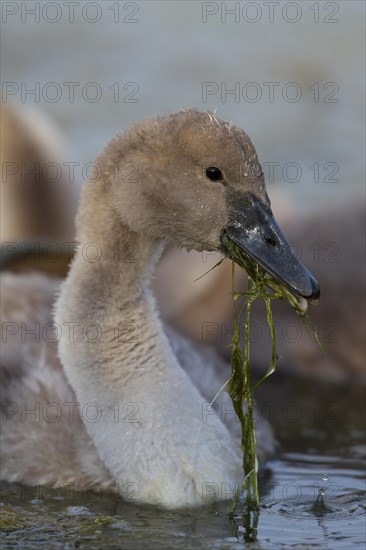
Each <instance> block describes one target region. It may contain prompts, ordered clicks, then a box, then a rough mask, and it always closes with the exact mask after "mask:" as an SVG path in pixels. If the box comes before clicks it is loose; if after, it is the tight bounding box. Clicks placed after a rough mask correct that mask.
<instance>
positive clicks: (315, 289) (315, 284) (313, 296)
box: [307, 277, 320, 302]
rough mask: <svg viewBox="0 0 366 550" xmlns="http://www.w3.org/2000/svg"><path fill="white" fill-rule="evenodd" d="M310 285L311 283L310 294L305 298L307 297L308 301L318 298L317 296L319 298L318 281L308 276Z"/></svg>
mask: <svg viewBox="0 0 366 550" xmlns="http://www.w3.org/2000/svg"><path fill="white" fill-rule="evenodd" d="M310 285H311V294H310V296H309V298H307V299H308V300H309V302H312V301H315V300H319V298H320V286H319V283H318V281H317V280H316V279H314V277H311V278H310Z"/></svg>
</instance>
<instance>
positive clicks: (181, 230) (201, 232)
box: [106, 110, 319, 300]
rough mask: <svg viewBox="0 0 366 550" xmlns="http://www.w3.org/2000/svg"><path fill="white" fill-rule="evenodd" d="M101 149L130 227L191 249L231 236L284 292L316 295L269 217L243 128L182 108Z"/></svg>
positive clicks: (214, 245) (222, 247)
mask: <svg viewBox="0 0 366 550" xmlns="http://www.w3.org/2000/svg"><path fill="white" fill-rule="evenodd" d="M122 144H123V145H122ZM106 153H107V157H108V159H109V162H110V163H112V164H111V166H110V169H111V170H112V165H113V171H114V174H115V176H114V178H113V204H114V206H115V208H117V209H118V213H119V215H120V217H121V218H122V222H123V223H125V224H127V225H128V226H129V227H130V228H131V229H132V230H133V231H135V232H137V233H142V234H144V235H146V236H147V237H148V238H150V239H156V240H164V241H169V242H173V243H175V244H176V245H177V246H179V247H182V248H186V249H187V250H191V249H194V250H197V251H202V250H218V251H220V252H222V253H226V252H227V249H226V243H227V239H231V240H232V241H234V242H235V243H236V245H238V246H239V247H240V248H242V250H243V251H244V252H246V253H247V254H248V255H249V256H251V257H252V258H253V259H255V260H256V261H257V262H258V263H259V264H260V265H261V266H262V267H263V268H264V269H265V270H266V271H267V272H268V273H270V275H271V276H272V277H273V278H275V279H276V280H278V281H280V282H281V283H282V284H284V285H285V286H287V287H288V288H289V289H290V290H291V291H293V292H295V293H296V294H298V295H300V296H302V297H304V298H306V299H308V300H311V299H316V298H318V296H319V285H318V283H317V281H316V280H315V279H314V277H313V276H312V275H311V274H310V273H309V271H308V270H307V269H306V268H305V267H304V266H303V265H302V264H301V262H299V260H298V259H297V258H296V256H295V254H294V253H293V251H292V249H291V247H290V245H289V243H288V242H287V240H286V238H285V236H284V235H283V233H282V232H281V230H280V228H279V227H278V225H277V223H276V221H275V218H274V216H273V213H272V210H271V206H270V200H269V198H268V195H267V192H266V187H265V182H264V176H263V171H262V168H261V165H260V163H259V161H258V157H257V154H256V151H255V149H254V146H253V144H252V142H251V140H250V139H249V137H248V136H247V134H246V133H245V132H244V131H243V130H241V129H239V128H237V127H236V126H234V125H233V124H232V123H228V122H225V121H223V120H221V119H219V118H217V117H216V116H215V115H214V114H212V113H208V112H200V111H196V110H184V111H181V112H178V113H173V114H171V115H168V116H165V117H158V118H155V119H146V120H145V121H142V122H141V123H139V124H137V125H135V126H133V127H131V128H130V129H129V130H128V131H127V132H126V134H124V136H123V138H122V139H121V138H118V137H117V138H115V139H114V140H113V141H112V142H111V143H110V145H109V146H108V147H107V151H106ZM116 166H117V167H118V170H117V171H116V169H115V167H116ZM108 173H109V172H108ZM116 174H117V177H116Z"/></svg>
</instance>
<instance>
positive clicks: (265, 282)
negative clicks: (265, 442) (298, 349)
mask: <svg viewBox="0 0 366 550" xmlns="http://www.w3.org/2000/svg"><path fill="white" fill-rule="evenodd" d="M225 245H226V248H227V257H228V258H230V259H231V260H232V296H233V300H234V335H233V338H232V342H231V345H232V353H231V376H230V378H229V380H228V382H227V384H226V387H227V391H228V393H229V395H230V397H231V400H232V403H233V407H234V410H235V413H236V415H237V417H238V419H239V422H240V425H241V446H242V451H243V472H244V481H243V487H244V490H245V494H246V505H247V509H248V510H249V511H254V512H255V511H256V510H259V507H260V497H259V489H258V459H257V450H256V432H255V421H254V398H253V391H254V389H255V388H256V387H258V386H259V384H261V383H262V382H263V381H264V380H266V378H268V377H269V376H270V375H271V374H272V373H273V372H274V371H275V370H276V365H277V359H278V355H277V352H276V333H275V327H274V323H273V315H272V309H271V302H272V300H284V301H286V302H287V303H288V304H289V305H290V306H291V307H292V308H293V309H294V310H295V312H296V314H297V315H298V317H299V318H300V319H301V321H302V322H303V324H304V326H305V328H306V331H307V332H308V334H309V336H311V334H313V335H314V337H315V340H316V342H317V343H318V345H319V346H320V348H321V349H322V350H323V351H324V349H323V347H322V344H321V343H320V341H319V338H318V335H317V333H316V331H315V329H314V326H313V324H312V322H311V320H310V318H309V317H308V315H306V310H305V309H304V308H303V306H302V304H301V302H300V301H299V300H298V299H297V298H296V296H294V295H293V294H292V293H291V292H290V291H289V290H287V289H286V288H285V287H284V286H282V285H281V284H280V283H278V282H277V281H275V280H274V279H272V278H271V277H270V276H269V275H268V274H267V273H266V272H265V270H264V269H263V268H262V267H260V266H259V265H258V264H257V263H256V262H255V261H254V260H252V259H251V258H250V257H249V256H247V255H246V254H245V253H244V252H243V251H242V250H241V249H240V248H239V247H238V246H237V245H236V244H235V243H234V242H233V241H231V239H229V238H228V237H227V238H226V242H225ZM235 264H238V265H239V266H240V267H242V268H244V269H245V271H246V272H247V274H248V290H247V291H246V292H236V291H235V280H234V274H235ZM241 297H244V298H245V304H244V308H245V320H244V328H245V344H244V350H242V347H241V343H240V336H239V335H240V323H241V312H240V313H238V307H237V300H238V298H241ZM257 299H260V300H262V301H263V302H264V305H265V308H266V316H267V323H268V326H269V329H270V336H271V342H272V354H271V359H270V362H269V366H268V369H267V372H266V374H265V375H264V376H263V377H262V378H261V379H260V380H259V382H257V383H256V384H255V385H254V386H252V384H251V372H250V314H251V308H252V305H253V303H254V301H255V300H257ZM238 499H239V490H238V491H237V494H236V497H235V499H234V502H233V506H232V510H231V511H232V512H233V511H234V510H235V508H236V506H237V504H238Z"/></svg>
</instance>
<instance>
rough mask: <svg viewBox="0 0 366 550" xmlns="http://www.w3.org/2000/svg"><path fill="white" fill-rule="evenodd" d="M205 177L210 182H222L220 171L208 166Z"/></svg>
mask: <svg viewBox="0 0 366 550" xmlns="http://www.w3.org/2000/svg"><path fill="white" fill-rule="evenodd" d="M206 176H207V177H208V179H209V180H211V181H219V180H222V173H221V170H219V169H218V168H216V166H209V167H208V168H206Z"/></svg>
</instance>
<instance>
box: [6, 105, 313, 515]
mask: <svg viewBox="0 0 366 550" xmlns="http://www.w3.org/2000/svg"><path fill="white" fill-rule="evenodd" d="M207 162H208V163H209V165H212V166H217V165H219V166H221V169H222V171H223V172H224V181H210V179H209V178H208V176H207V177H206V175H205V169H204V167H205V166H207ZM96 165H97V169H96V172H95V174H94V175H93V176H92V177H91V178H90V179H89V180H88V181H87V182H86V184H85V186H84V188H83V191H82V196H81V201H80V206H79V211H78V215H77V220H76V225H77V241H78V243H79V245H78V250H77V253H76V256H75V259H74V261H73V263H72V265H71V268H70V271H69V274H68V276H67V278H66V280H65V281H64V282H63V283H62V285H61V290H60V291H57V292H58V298H57V301H56V305H55V317H54V319H55V327H54V330H55V331H56V333H57V337H55V338H54V341H52V342H49V341H47V342H44V341H41V342H38V343H35V344H32V345H29V344H28V343H26V344H24V345H23V347H22V346H19V345H18V346H17V345H16V339H17V338H19V335H18V334H10V336H9V341H8V347H7V351H6V352H5V358H4V364H5V365H6V366H5V372H6V377H5V388H6V389H5V401H6V403H7V405H6V406H7V407H8V409H7V414H6V422H5V431H4V433H3V445H2V447H3V449H4V452H3V456H4V459H3V471H2V477H3V479H7V480H11V481H22V482H26V483H30V484H35V483H40V484H44V483H51V484H60V483H66V482H67V483H69V482H72V483H77V484H79V485H83V484H89V483H94V484H97V485H99V486H100V487H101V488H113V489H114V490H116V491H118V492H119V493H120V494H121V496H122V497H123V498H126V499H128V498H129V497H130V496H131V490H132V493H133V495H134V500H135V501H137V502H140V503H149V504H158V505H162V506H165V507H171V508H176V507H182V506H194V505H199V504H202V503H204V502H207V501H208V500H215V499H220V500H224V499H227V498H232V497H233V495H234V493H235V490H236V489H237V487H238V485H239V484H240V482H241V480H242V457H241V449H240V437H239V433H240V430H239V425H238V423H235V417H234V415H233V410H232V407H231V406H230V404H229V400H228V396H227V395H221V396H220V398H219V399H218V401H217V403H216V412H214V411H212V410H210V409H208V408H207V404H208V402H210V401H211V399H212V398H213V396H214V395H215V394H216V392H217V391H218V390H219V388H220V386H221V385H222V383H223V382H224V381H225V379H227V378H228V374H229V373H228V371H227V368H225V367H224V366H223V365H222V362H221V361H220V360H219V359H217V358H215V356H214V354H213V352H212V351H210V350H209V349H207V348H204V346H201V345H198V344H197V345H192V344H191V343H190V342H188V341H187V340H186V339H184V338H183V337H181V336H180V335H178V334H177V333H175V332H173V331H172V330H171V329H169V328H168V327H166V326H164V325H163V323H162V321H161V319H160V317H159V313H158V308H157V304H156V301H155V298H154V296H153V294H152V292H151V289H150V281H151V278H152V275H153V272H154V268H155V265H156V263H157V261H158V259H159V257H160V254H161V252H162V250H163V248H164V245H165V243H167V242H171V243H175V244H176V245H177V246H179V247H184V248H186V249H187V250H191V249H195V250H198V251H201V250H222V234H223V231H224V230H225V231H226V230H227V231H232V232H233V235H234V236H235V238H236V236H237V234H238V233H237V232H238V228H239V229H240V228H241V227H243V226H246V221H245V219H244V222H242V218H241V217H240V216H243V215H244V216H245V215H246V213H247V212H248V219H249V218H250V215H251V214H249V210H248V211H246V210H244V211H243V210H241V206H240V207H239V206H238V204H239V203H240V204H243V203H244V204H245V205H246V207H247V208H252V212H253V211H254V210H255V212H256V213H258V212H259V213H261V212H262V211H261V208H264V210H263V212H264V213H263V214H261V216H262V217H261V220H262V221H261V223H262V227H261V228H260V231H259V230H258V228H257V227H256V225H255V223H254V222H253V217H251V218H250V219H251V224H252V225H250V231H251V232H250V233H248V235H247V238H248V243H249V244H248V246H249V247H250V246H254V247H257V240H256V239H258V235H259V234H261V235H263V242H264V243H265V244H264V246H269V245H268V243H269V242H270V241H271V242H270V244H271V246H275V245H276V246H279V247H281V246H283V241H282V240H281V239H282V236H281V234H280V233H279V232H277V233H276V231H277V229H276V226H274V225H273V226H271V222H270V220H269V216H270V215H271V212H270V208H269V200H268V196H267V194H266V190H265V186H264V181H263V174H262V171H261V168H260V165H259V162H258V159H257V156H256V153H255V150H254V147H253V145H252V143H251V142H250V140H249V138H248V136H246V134H244V132H242V131H241V130H239V129H237V128H236V127H235V126H233V125H232V124H228V123H226V122H224V121H221V120H220V119H217V118H216V117H215V116H214V115H212V114H211V113H200V112H198V111H194V110H187V111H182V112H180V113H176V114H173V115H169V116H167V117H161V118H157V119H147V120H145V121H143V122H142V123H140V124H137V125H135V126H134V127H132V128H131V129H130V130H128V131H127V132H126V133H125V134H124V135H122V136H118V137H116V138H115V139H114V140H112V142H111V143H110V144H109V145H108V146H107V148H106V149H105V151H104V152H103V153H102V154H101V155H100V156H99V157H98V159H97V161H96ZM228 166H229V167H240V173H237V174H236V176H235V177H233V176H231V177H230V176H229V174H228V168H227V167H228ZM131 167H133V171H134V174H133V177H131V175H130V174H131ZM225 167H226V168H225ZM256 201H259V202H258V204H257V202H256ZM238 209H239V210H238ZM253 209H254V210H253ZM238 212H239V214H238ZM256 215H257V214H256ZM258 215H259V214H258ZM233 217H234V218H235V220H236V221H235V220H234V221H233ZM263 220H264V221H263ZM268 220H269V221H268ZM230 224H231V225H230ZM271 227H272V228H271ZM273 228H274V229H273ZM270 230H271V231H272V233H271V235H274V236H272V237H271V239H269V238H268V237H267V234H268V232H269V231H270ZM273 232H274V233H273ZM239 238H240V235H239ZM261 238H262V237H261ZM275 238H277V239H278V240H277V241H275V240H274V239H275ZM253 239H254V241H253ZM253 242H254V245H253ZM273 242H275V245H273ZM90 250H93V254H92V255H90ZM95 251H96V255H95ZM292 261H294V260H292ZM299 265H300V264H299ZM301 268H303V266H301ZM274 269H275V270H276V269H277V270H280V269H281V268H279V267H278V265H277V264H276V262H274ZM303 269H305V268H303ZM296 273H297V275H296V276H297V277H298V278H297V280H294V275H293V273H292V272H291V273H290V275H289V281H290V283H289V284H291V285H293V286H296V288H297V287H300V286H301V285H303V290H302V291H301V292H302V293H303V295H306V296H308V295H310V294H309V293H311V294H314V293H315V294H316V292H317V290H316V288H315V286H314V285H315V283H314V281H313V280H312V279H310V278H308V279H306V280H305V279H304V278H301V277H300V275H301V274H302V271H301V269H300V268H299V269H298V270H297V272H296ZM298 273H300V275H298ZM280 275H281V277H282V278H284V275H283V274H282V273H280ZM18 277H19V279H18V281H16V280H15V277H14V276H13V275H9V274H7V275H5V276H4V277H3V288H4V292H5V293H6V294H7V295H8V296H10V298H8V301H9V302H10V303H8V305H7V306H5V309H6V308H7V315H8V319H10V322H12V318H14V319H17V321H16V322H19V318H22V315H26V316H28V318H29V320H31V319H32V320H34V319H35V318H36V313H34V311H33V309H34V308H32V307H31V305H29V307H26V308H23V307H22V308H20V304H21V303H22V296H21V293H20V294H19V293H18V294H17V292H18V291H17V290H16V289H17V288H21V285H23V286H24V290H23V293H24V294H25V298H26V296H27V295H28V293H29V292H30V293H31V295H32V296H34V295H35V294H37V292H38V293H39V296H43V298H44V303H43V306H42V307H41V311H40V312H38V313H39V315H40V317H41V318H42V323H43V325H42V326H44V324H45V323H46V322H47V319H50V310H51V304H52V303H53V297H54V294H55V292H56V288H55V286H52V285H51V283H50V282H49V281H48V282H47V280H43V279H44V278H42V277H41V276H34V277H33V278H30V279H28V281H22V280H21V277H22V276H18ZM32 285H33V288H32V290H31V287H32ZM12 287H13V289H12ZM314 289H315V290H314ZM298 292H300V291H298ZM12 301H13V303H11V302H12ZM10 332H11V330H10ZM15 332H16V331H15ZM11 337H13V340H14V338H15V343H13V344H12V343H11ZM56 347H58V357H59V360H60V362H59V361H58V359H57V357H56ZM28 348H31V349H30V350H29V351H28ZM203 350H205V351H203ZM6 354H7V356H6ZM37 400H38V402H40V403H41V404H42V403H43V404H45V405H47V403H48V404H49V403H56V404H58V405H59V407H61V411H62V412H61V417H60V419H59V421H58V422H57V423H55V422H52V421H50V420H49V418H46V419H45V418H44V417H43V416H42V417H41V418H40V419H38V420H39V421H38V423H37V421H36V420H37V419H34V418H31V419H30V420H29V422H26V423H22V422H20V421H19V414H18V409H19V406H20V404H21V403H25V404H26V405H27V404H30V403H32V401H33V403H34V402H37ZM9 403H10V405H9ZM12 403H13V404H14V403H15V405H16V406H17V405H18V409H17V407H16V406H15V407H14V408H13V409H12V408H11V404H12ZM70 403H74V404H75V403H76V405H75V407H74V408H73V416H72V420H70V417H69V416H68V415H69V411H70ZM128 407H130V409H129V408H128ZM56 409H57V407H56ZM64 410H65V414H63V413H64ZM222 411H225V414H224V415H223V414H222ZM257 436H258V450H259V460H263V459H264V458H265V457H266V456H268V455H269V454H270V453H271V452H272V451H273V448H274V440H273V436H272V433H271V430H270V428H269V427H268V425H267V424H266V423H265V422H261V420H260V419H259V421H258V423H257ZM46 449H47V451H46ZM45 451H46V452H47V453H48V454H47V455H46V454H45ZM26 457H28V458H26ZM131 488H132V489H131Z"/></svg>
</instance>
